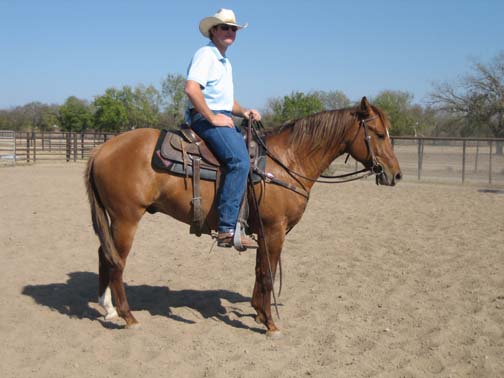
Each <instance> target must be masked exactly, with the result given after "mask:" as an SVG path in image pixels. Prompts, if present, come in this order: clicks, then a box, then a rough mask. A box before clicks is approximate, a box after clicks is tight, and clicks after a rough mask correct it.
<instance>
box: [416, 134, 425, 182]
mask: <svg viewBox="0 0 504 378" xmlns="http://www.w3.org/2000/svg"><path fill="white" fill-rule="evenodd" d="M417 140H418V168H417V175H418V180H420V178H421V176H422V165H423V152H424V146H423V139H420V138H418V139H417Z"/></svg>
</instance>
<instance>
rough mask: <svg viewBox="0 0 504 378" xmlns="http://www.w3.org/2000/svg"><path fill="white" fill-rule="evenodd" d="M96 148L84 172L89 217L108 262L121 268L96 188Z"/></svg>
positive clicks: (104, 210) (107, 220) (106, 216)
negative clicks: (89, 209)
mask: <svg viewBox="0 0 504 378" xmlns="http://www.w3.org/2000/svg"><path fill="white" fill-rule="evenodd" d="M98 150H99V147H98V148H97V149H95V150H94V151H93V153H92V154H91V157H90V158H89V160H88V162H87V167H86V173H85V177H84V180H85V182H86V189H87V194H88V199H89V205H90V206H91V219H92V220H93V229H94V232H95V234H96V235H97V236H98V238H99V239H100V244H101V247H102V250H103V253H104V255H105V258H106V259H107V260H108V262H109V263H110V264H112V266H114V267H119V268H121V267H122V266H123V262H122V259H121V257H120V256H119V253H118V252H117V249H116V247H115V245H114V241H113V239H112V233H111V231H110V223H109V218H108V215H107V211H106V209H105V206H103V203H102V201H101V199H100V195H99V193H98V190H97V189H96V181H95V177H94V163H95V157H96V153H97V152H98Z"/></svg>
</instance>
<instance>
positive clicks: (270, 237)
mask: <svg viewBox="0 0 504 378" xmlns="http://www.w3.org/2000/svg"><path fill="white" fill-rule="evenodd" d="M265 234H266V235H265V236H266V237H265V240H261V241H260V243H259V249H258V250H257V256H256V268H255V271H256V281H255V285H254V292H253V294H252V307H253V308H254V309H255V310H256V312H257V317H256V321H257V322H258V323H263V324H264V325H265V326H266V328H267V329H268V330H267V335H268V336H273V337H274V336H279V335H280V329H279V328H278V327H277V326H276V324H275V322H274V321H273V317H272V314H271V294H272V291H273V280H274V278H275V274H276V269H277V265H278V260H279V258H280V253H281V252H282V247H283V242H284V239H285V232H284V231H283V229H280V228H279V229H276V230H273V229H265ZM266 247H267V248H266ZM267 253H268V254H269V258H268V255H267ZM270 268H271V269H270Z"/></svg>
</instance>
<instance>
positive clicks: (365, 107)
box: [359, 96, 371, 114]
mask: <svg viewBox="0 0 504 378" xmlns="http://www.w3.org/2000/svg"><path fill="white" fill-rule="evenodd" d="M370 109H371V105H370V104H369V102H368V100H367V98H366V96H364V97H362V100H361V102H360V109H359V112H360V113H362V114H369V110H370Z"/></svg>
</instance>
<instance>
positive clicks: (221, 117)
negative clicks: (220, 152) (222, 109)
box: [209, 113, 235, 128]
mask: <svg viewBox="0 0 504 378" xmlns="http://www.w3.org/2000/svg"><path fill="white" fill-rule="evenodd" d="M209 121H210V123H211V124H212V125H214V126H220V127H231V128H233V127H235V125H234V122H233V119H232V118H231V117H228V116H227V115H225V114H222V113H217V114H214V116H213V117H212V118H211V119H209Z"/></svg>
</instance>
